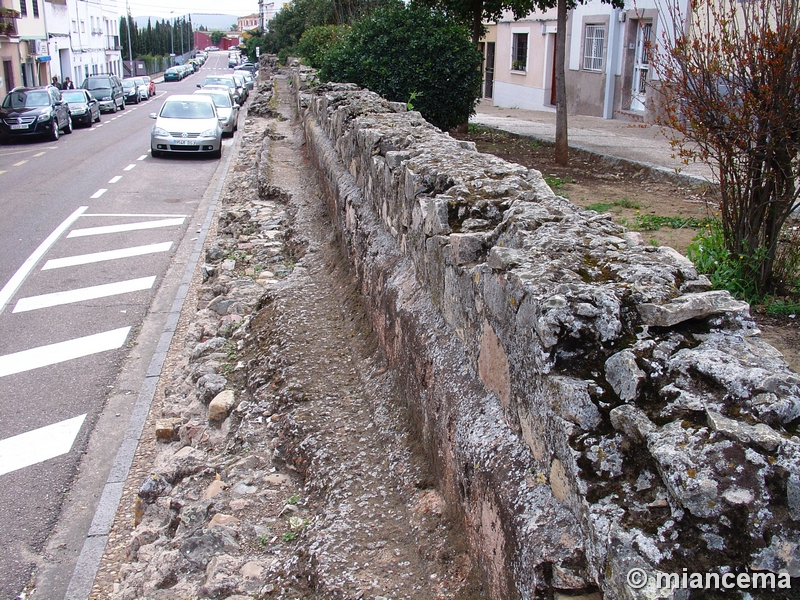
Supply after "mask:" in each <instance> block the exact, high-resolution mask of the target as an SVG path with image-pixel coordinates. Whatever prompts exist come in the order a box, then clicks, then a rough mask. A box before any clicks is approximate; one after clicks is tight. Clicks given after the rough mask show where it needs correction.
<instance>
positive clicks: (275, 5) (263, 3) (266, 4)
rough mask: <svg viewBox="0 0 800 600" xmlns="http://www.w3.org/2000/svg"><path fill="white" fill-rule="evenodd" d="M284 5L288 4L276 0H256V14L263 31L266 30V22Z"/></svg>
mask: <svg viewBox="0 0 800 600" xmlns="http://www.w3.org/2000/svg"><path fill="white" fill-rule="evenodd" d="M284 5H286V6H288V3H281V2H279V1H278V0H258V15H259V19H260V26H261V29H262V30H263V31H266V30H267V24H268V23H269V22H270V20H271V19H272V17H274V16H275V15H276V14H277V12H278V11H279V10H280V9H281V8H282V7H283V6H284Z"/></svg>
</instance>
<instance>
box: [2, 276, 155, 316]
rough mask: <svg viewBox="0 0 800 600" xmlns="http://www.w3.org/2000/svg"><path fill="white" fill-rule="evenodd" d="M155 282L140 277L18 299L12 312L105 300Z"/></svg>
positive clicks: (143, 288)
mask: <svg viewBox="0 0 800 600" xmlns="http://www.w3.org/2000/svg"><path fill="white" fill-rule="evenodd" d="M155 281H156V277H155V275H153V276H152V277H140V278H138V279H128V280H126V281H117V282H114V283H106V284H103V285H93V286H91V287H85V288H79V289H76V290H68V291H65V292H54V293H52V294H41V295H39V296H31V297H29V298H20V300H19V301H18V302H17V305H16V306H15V307H14V310H13V311H12V312H15V313H19V312H27V311H29V310H38V309H40V308H49V307H51V306H61V305H62V304H72V303H74V302H84V301H86V300H95V299H97V298H107V297H109V296H117V295H119V294H127V293H130V292H138V291H140V290H149V289H150V288H151V287H153V284H154V283H155Z"/></svg>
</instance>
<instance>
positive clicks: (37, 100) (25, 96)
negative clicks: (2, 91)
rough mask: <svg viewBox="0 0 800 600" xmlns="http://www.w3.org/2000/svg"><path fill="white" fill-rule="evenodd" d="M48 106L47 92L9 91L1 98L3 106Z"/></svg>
mask: <svg viewBox="0 0 800 600" xmlns="http://www.w3.org/2000/svg"><path fill="white" fill-rule="evenodd" d="M37 106H50V97H49V96H48V94H47V92H11V93H10V94H9V95H8V96H6V97H5V99H4V100H3V108H35V107H37Z"/></svg>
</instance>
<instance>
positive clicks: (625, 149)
mask: <svg viewBox="0 0 800 600" xmlns="http://www.w3.org/2000/svg"><path fill="white" fill-rule="evenodd" d="M476 111H477V114H476V115H475V116H474V117H472V118H471V119H470V123H475V124H477V125H485V126H487V127H492V128H495V129H501V130H503V131H508V132H510V133H517V134H520V135H527V136H530V137H534V138H537V139H541V140H544V141H549V142H554V141H555V131H556V113H555V110H553V111H543V110H525V109H521V108H497V107H495V106H492V104H491V101H490V100H481V101H480V102H479V103H478V106H477V107H476ZM567 126H568V136H569V145H570V148H577V149H580V150H586V151H589V152H594V153H596V154H603V155H607V156H613V157H616V158H622V159H625V160H629V161H632V162H635V163H639V164H641V165H644V166H647V167H650V168H652V169H656V170H659V171H664V172H667V173H679V174H681V175H683V176H687V177H690V178H694V179H698V180H699V181H712V180H713V178H712V172H711V168H710V167H709V166H708V165H706V164H704V163H700V162H696V163H690V164H688V165H684V164H682V163H681V161H680V160H679V159H677V158H673V157H672V154H673V153H674V150H673V149H672V147H671V146H670V144H669V139H668V138H667V136H666V135H665V134H668V133H669V131H670V130H668V129H666V128H664V127H659V126H657V125H646V124H644V123H632V122H630V121H622V120H619V119H602V118H600V117H583V116H577V115H570V116H569V117H568V118H567Z"/></svg>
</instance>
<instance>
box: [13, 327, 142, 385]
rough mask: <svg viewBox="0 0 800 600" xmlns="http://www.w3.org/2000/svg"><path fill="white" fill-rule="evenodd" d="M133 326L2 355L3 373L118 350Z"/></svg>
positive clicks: (26, 369) (36, 367) (17, 371)
mask: <svg viewBox="0 0 800 600" xmlns="http://www.w3.org/2000/svg"><path fill="white" fill-rule="evenodd" d="M130 330H131V328H130V327H120V328H119V329H112V330H111V331H104V332H103V333H95V334H93V335H87V336H84V337H79V338H75V339H73V340H67V341H66V342H57V343H55V344H48V345H47V346H39V347H37V348H30V349H29V350H22V351H20V352H14V353H13V354H6V355H5V356H0V377H6V376H8V375H14V374H15V373H22V372H24V371H31V370H33V369H38V368H40V367H47V366H49V365H55V364H58V363H61V362H65V361H68V360H72V359H74V358H81V357H83V356H89V355H91V354H97V353H99V352H105V351H106V350H115V349H117V348H119V347H120V346H122V344H124V343H125V340H126V339H128V333H129V332H130Z"/></svg>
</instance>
